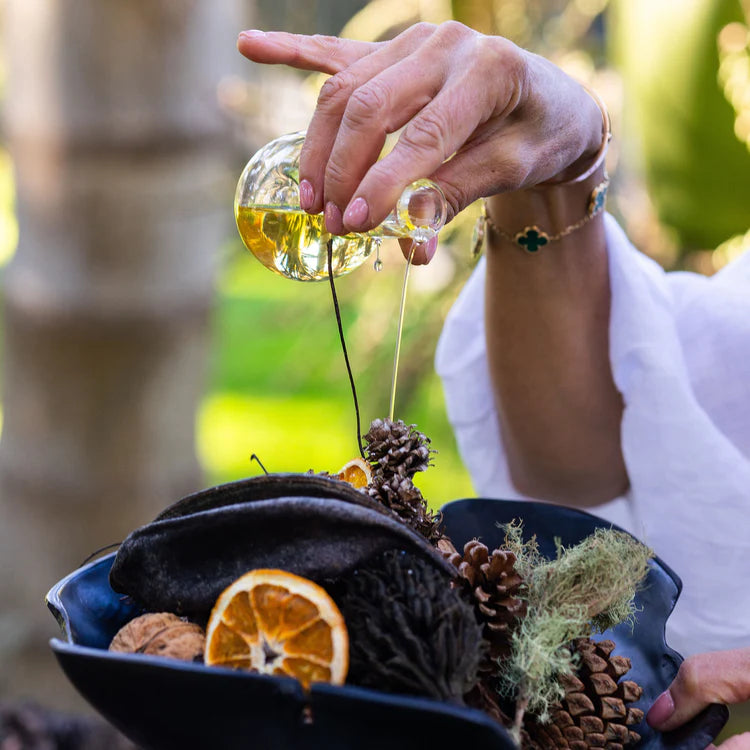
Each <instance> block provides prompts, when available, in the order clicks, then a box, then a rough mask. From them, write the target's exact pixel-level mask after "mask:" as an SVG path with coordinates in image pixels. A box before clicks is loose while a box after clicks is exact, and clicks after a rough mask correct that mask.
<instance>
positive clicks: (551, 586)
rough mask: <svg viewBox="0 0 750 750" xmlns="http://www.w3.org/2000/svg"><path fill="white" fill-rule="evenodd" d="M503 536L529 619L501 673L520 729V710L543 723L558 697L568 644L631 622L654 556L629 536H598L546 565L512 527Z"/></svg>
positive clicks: (569, 665) (603, 532) (569, 659)
mask: <svg viewBox="0 0 750 750" xmlns="http://www.w3.org/2000/svg"><path fill="white" fill-rule="evenodd" d="M507 534H508V536H507V543H508V544H509V546H510V548H511V549H512V550H513V551H514V552H515V553H516V555H517V557H518V559H519V560H520V561H522V562H521V565H522V566H525V568H526V570H525V571H524V573H525V577H526V579H527V580H528V582H529V594H528V597H529V599H528V613H527V615H526V617H525V619H524V621H523V623H522V624H521V627H520V628H519V629H518V630H517V631H516V632H515V633H514V635H513V639H512V651H511V656H510V658H509V659H508V660H507V661H506V662H504V663H503V664H502V665H501V673H500V690H501V692H502V693H503V694H504V695H505V696H507V697H509V698H513V699H515V700H516V705H517V707H518V714H517V717H516V724H517V725H519V726H520V719H521V717H522V715H523V713H524V711H526V710H528V711H529V712H531V713H533V714H535V715H536V716H538V717H540V718H541V720H542V721H544V720H546V718H547V716H548V712H549V707H550V704H551V703H553V702H554V701H555V700H558V699H559V698H560V697H562V688H561V687H560V684H559V678H560V676H561V675H562V674H564V673H567V672H572V671H573V669H574V666H575V665H574V663H573V660H574V657H573V656H571V653H570V651H569V650H568V648H566V646H567V644H569V642H570V641H571V640H572V639H574V638H578V637H582V636H589V635H591V634H592V632H596V631H601V630H606V629H607V628H610V627H612V626H614V625H616V624H618V623H620V622H624V621H627V620H628V619H631V618H632V617H633V614H634V605H633V598H634V596H635V592H636V588H637V586H638V584H639V582H640V581H641V580H642V579H643V578H644V577H645V575H646V573H647V572H648V560H649V558H650V557H651V556H652V552H651V550H649V549H648V548H647V547H645V546H643V545H642V544H640V542H638V541H636V540H635V539H633V538H632V537H631V536H629V535H628V534H624V533H622V532H618V531H613V530H610V529H597V530H596V531H595V532H594V534H592V535H591V536H589V537H587V538H586V539H584V540H583V541H582V542H581V543H580V544H578V545H576V546H574V547H570V548H568V549H566V548H564V547H563V546H562V545H561V544H558V549H557V559H556V560H552V561H549V560H544V559H543V558H542V557H541V556H540V555H539V553H538V549H537V548H536V542H535V541H534V540H533V539H532V540H531V541H530V542H524V541H523V534H522V529H521V527H520V525H518V524H514V525H509V526H508V527H507Z"/></svg>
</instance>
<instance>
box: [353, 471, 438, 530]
mask: <svg viewBox="0 0 750 750" xmlns="http://www.w3.org/2000/svg"><path fill="white" fill-rule="evenodd" d="M366 489H367V494H368V495H369V496H370V497H371V498H373V500H377V501H378V502H379V503H381V504H382V505H385V507H386V508H389V509H390V510H392V511H393V512H394V513H395V514H396V515H397V516H398V517H399V518H400V519H401V520H402V521H403V522H404V523H405V524H406V525H407V526H410V527H411V528H412V529H414V530H415V531H416V532H417V533H419V534H421V535H422V536H424V537H425V539H427V540H428V541H430V542H432V543H433V544H434V543H435V542H436V541H437V540H438V539H439V538H440V537H441V531H440V525H441V519H442V517H441V515H440V514H434V513H432V511H431V510H430V509H429V508H428V507H427V501H426V500H425V499H424V497H422V493H421V492H420V491H419V489H418V488H417V487H416V486H415V485H414V483H413V482H412V481H411V479H409V478H408V477H402V476H399V475H398V474H395V475H393V476H392V477H390V478H389V479H384V478H383V477H382V475H381V474H380V473H379V472H376V474H375V476H374V477H373V480H372V482H371V483H370V484H369V485H368V486H367V488H366Z"/></svg>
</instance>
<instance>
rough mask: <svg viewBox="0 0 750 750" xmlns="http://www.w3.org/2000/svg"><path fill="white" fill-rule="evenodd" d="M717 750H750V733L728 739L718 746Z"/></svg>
mask: <svg viewBox="0 0 750 750" xmlns="http://www.w3.org/2000/svg"><path fill="white" fill-rule="evenodd" d="M719 750H750V732H745V733H744V734H736V735H735V736H734V737H730V738H729V739H728V740H725V741H724V742H722V743H721V745H719Z"/></svg>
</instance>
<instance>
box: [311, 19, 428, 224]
mask: <svg viewBox="0 0 750 750" xmlns="http://www.w3.org/2000/svg"><path fill="white" fill-rule="evenodd" d="M433 28H434V27H432V26H430V25H429V24H419V25H417V26H415V27H412V28H411V29H409V30H407V31H405V32H403V33H402V34H400V35H399V36H397V37H396V38H395V39H393V40H392V41H391V42H389V43H388V44H385V45H383V46H381V47H379V48H378V49H377V50H374V51H373V52H372V53H371V54H369V55H366V56H364V57H362V58H359V59H358V60H356V61H354V62H353V63H352V64H351V65H349V66H347V67H346V68H345V69H344V70H341V71H340V72H339V73H338V74H337V75H334V76H333V77H331V78H329V79H328V80H327V81H326V82H325V83H324V84H323V87H322V89H321V91H320V95H319V97H318V103H317V106H316V108H315V114H314V115H313V118H312V120H311V122H310V125H309V126H308V128H307V135H306V137H305V145H304V148H303V150H302V154H301V156H300V178H301V179H303V180H306V181H307V182H308V183H309V185H310V187H311V191H312V195H313V201H312V203H311V204H310V206H309V207H307V206H305V208H306V210H308V211H310V212H312V213H318V212H319V211H322V210H323V208H324V203H327V202H329V201H332V202H333V203H334V204H335V205H336V206H338V207H339V208H340V209H343V208H344V207H345V206H346V204H347V203H348V202H349V198H350V197H351V195H352V192H353V191H354V188H355V187H356V185H357V184H358V183H359V181H360V180H361V178H362V176H363V175H364V173H365V171H366V169H367V167H368V166H369V165H370V164H372V163H373V162H374V161H375V160H376V159H377V158H378V156H379V155H380V151H381V150H382V148H383V144H384V142H385V137H386V134H387V133H390V132H393V131H394V130H397V129H398V128H399V127H401V125H403V124H404V123H405V122H406V120H407V119H408V118H409V117H410V116H411V115H412V114H414V113H415V112H416V111H418V107H420V106H422V105H423V104H424V103H425V101H426V95H424V94H422V95H421V96H420V94H419V92H418V91H415V87H413V86H405V85H404V84H405V83H406V82H413V81H414V79H415V74H416V73H417V71H415V70H414V63H413V62H412V63H409V62H408V59H409V56H410V55H411V54H412V52H413V51H414V50H415V49H416V48H418V47H419V46H420V45H421V44H422V42H423V41H424V39H425V38H426V37H428V36H429V35H430V34H431V33H432V31H433ZM405 60H407V62H402V61H405ZM394 71H399V72H398V73H394ZM430 74H431V79H432V80H433V84H432V87H433V88H434V87H436V86H437V81H438V78H439V76H438V74H437V72H436V71H435V70H431V71H430ZM342 120H343V123H344V124H343V126H342ZM340 128H342V129H343V131H344V132H343V134H344V135H346V134H347V133H352V132H353V135H354V138H353V142H350V141H349V140H346V139H344V140H343V141H342V140H341V139H342V133H341V132H340ZM334 146H335V152H334V156H336V155H337V156H336V158H331V154H332V151H334ZM329 187H333V191H332V193H330V194H329V190H328V188H329ZM342 196H345V198H346V200H343V201H342ZM340 229H343V227H339V230H340ZM329 231H334V232H335V231H337V230H336V228H334V227H329Z"/></svg>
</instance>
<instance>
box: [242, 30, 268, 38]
mask: <svg viewBox="0 0 750 750" xmlns="http://www.w3.org/2000/svg"><path fill="white" fill-rule="evenodd" d="M265 35H266V32H265V31H261V30H260V29H247V31H240V36H241V37H242V36H246V37H247V38H248V39H252V38H253V37H255V38H257V37H259V36H265Z"/></svg>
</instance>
